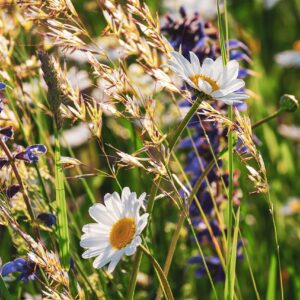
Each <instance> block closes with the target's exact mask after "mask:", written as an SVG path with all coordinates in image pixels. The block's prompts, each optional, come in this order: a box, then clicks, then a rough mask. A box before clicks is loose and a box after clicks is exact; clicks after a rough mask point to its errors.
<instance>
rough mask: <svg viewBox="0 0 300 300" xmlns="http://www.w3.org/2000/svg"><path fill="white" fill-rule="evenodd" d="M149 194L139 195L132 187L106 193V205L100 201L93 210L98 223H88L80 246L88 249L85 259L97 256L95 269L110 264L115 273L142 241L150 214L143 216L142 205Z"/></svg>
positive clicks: (92, 215)
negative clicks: (117, 267) (124, 258)
mask: <svg viewBox="0 0 300 300" xmlns="http://www.w3.org/2000/svg"><path fill="white" fill-rule="evenodd" d="M145 197H146V193H143V194H142V195H141V196H140V197H139V198H137V196H136V193H131V192H130V189H129V188H128V187H125V188H124V189H123V190H122V195H121V197H120V195H119V194H118V193H117V192H114V193H113V194H106V195H105V196H104V205H103V204H100V203H97V204H94V205H93V206H92V207H90V209H89V214H90V216H91V217H92V218H93V219H94V220H95V221H96V222H97V223H93V224H87V225H84V226H83V228H82V231H83V232H84V234H83V236H82V237H81V241H80V246H81V247H83V248H85V249H87V250H86V251H85V252H84V253H83V254H82V257H83V258H91V257H95V256H96V259H95V260H94V262H93V267H94V268H97V269H99V268H102V267H103V266H105V265H106V264H109V265H108V272H112V271H113V270H114V269H115V267H116V265H117V264H118V262H119V261H120V259H121V258H122V256H123V255H124V254H126V255H128V256H130V255H133V254H134V253H135V251H136V248H137V247H138V246H139V245H140V244H141V242H142V239H141V237H140V235H141V232H142V231H143V229H144V228H145V226H146V224H147V221H148V215H149V214H147V213H144V214H142V215H140V208H141V207H143V203H144V200H145Z"/></svg>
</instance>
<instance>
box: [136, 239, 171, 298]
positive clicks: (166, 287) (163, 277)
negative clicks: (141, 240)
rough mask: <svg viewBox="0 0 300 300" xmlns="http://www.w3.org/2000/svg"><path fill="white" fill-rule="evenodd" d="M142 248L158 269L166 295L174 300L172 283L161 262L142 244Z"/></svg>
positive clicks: (160, 281)
mask: <svg viewBox="0 0 300 300" xmlns="http://www.w3.org/2000/svg"><path fill="white" fill-rule="evenodd" d="M140 249H141V250H142V251H143V253H144V254H145V255H146V256H147V257H148V258H149V260H150V261H151V263H152V265H153V267H154V269H155V271H156V274H157V276H158V280H159V283H160V284H161V288H162V290H163V291H164V294H165V296H166V299H167V300H174V296H173V293H172V290H171V287H170V284H169V282H168V280H167V278H166V275H165V273H164V271H163V270H162V268H161V267H160V265H159V263H158V262H157V261H156V259H155V258H154V257H153V256H152V255H151V253H150V252H149V251H148V250H147V249H146V248H145V247H144V246H142V245H140Z"/></svg>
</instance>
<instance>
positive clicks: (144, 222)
mask: <svg viewBox="0 0 300 300" xmlns="http://www.w3.org/2000/svg"><path fill="white" fill-rule="evenodd" d="M148 217H149V214H143V215H142V216H141V217H140V218H139V221H138V224H137V231H136V232H137V234H140V233H141V232H142V231H143V230H144V228H145V227H146V225H147V222H148Z"/></svg>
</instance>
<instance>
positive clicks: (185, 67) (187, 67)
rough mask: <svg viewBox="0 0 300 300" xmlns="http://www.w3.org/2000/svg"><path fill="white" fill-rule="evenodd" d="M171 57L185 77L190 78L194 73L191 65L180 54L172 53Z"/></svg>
mask: <svg viewBox="0 0 300 300" xmlns="http://www.w3.org/2000/svg"><path fill="white" fill-rule="evenodd" d="M172 56H173V57H174V58H175V59H176V61H177V62H178V64H179V65H180V66H181V67H182V71H183V72H184V74H185V75H186V76H187V77H191V76H192V75H193V74H194V73H193V70H192V67H191V63H190V62H189V61H188V60H187V59H186V58H185V57H184V56H183V55H182V54H180V53H178V52H172Z"/></svg>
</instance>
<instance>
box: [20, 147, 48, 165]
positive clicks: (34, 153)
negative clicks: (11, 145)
mask: <svg viewBox="0 0 300 300" xmlns="http://www.w3.org/2000/svg"><path fill="white" fill-rule="evenodd" d="M46 152H47V148H46V146H45V145H42V144H37V145H32V146H29V147H27V148H26V150H25V151H22V152H20V153H18V154H17V155H15V158H16V159H20V160H24V161H26V162H28V163H35V162H37V161H38V160H39V156H40V155H43V154H45V153H46Z"/></svg>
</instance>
